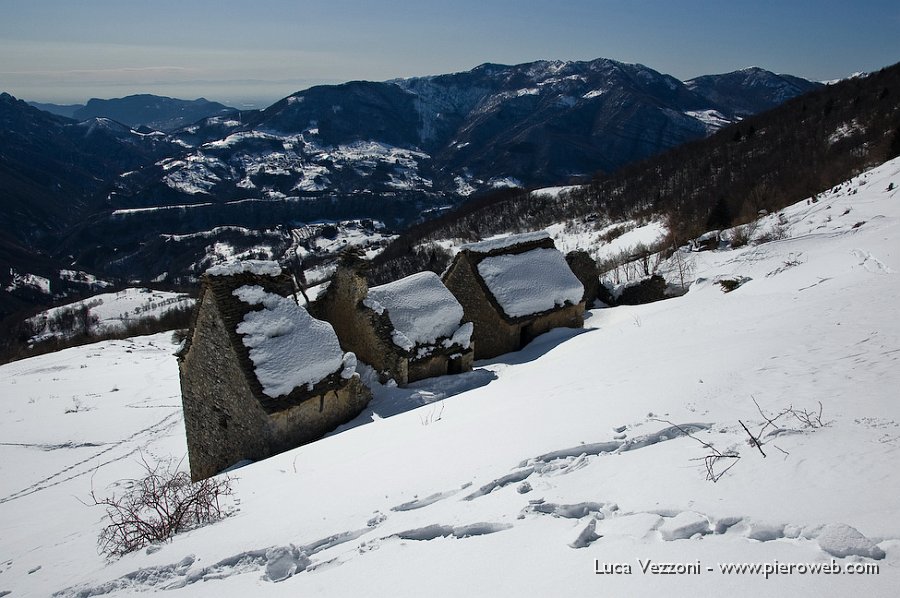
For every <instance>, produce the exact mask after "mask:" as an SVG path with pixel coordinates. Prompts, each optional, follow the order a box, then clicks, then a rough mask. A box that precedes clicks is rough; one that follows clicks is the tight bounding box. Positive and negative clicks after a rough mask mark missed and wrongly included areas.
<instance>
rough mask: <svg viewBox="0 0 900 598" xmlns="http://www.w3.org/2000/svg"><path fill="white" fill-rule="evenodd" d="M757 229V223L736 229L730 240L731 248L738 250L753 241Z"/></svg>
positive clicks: (733, 230) (743, 225) (732, 231)
mask: <svg viewBox="0 0 900 598" xmlns="http://www.w3.org/2000/svg"><path fill="white" fill-rule="evenodd" d="M756 229H757V223H756V222H755V221H754V222H750V223H747V224H742V225H740V226H736V227H734V228H733V229H732V230H731V235H730V236H729V239H728V241H729V243H731V248H732V249H737V248H738V247H743V246H744V245H746V244H747V243H749V242H750V241H751V240H752V239H753V235H754V234H756Z"/></svg>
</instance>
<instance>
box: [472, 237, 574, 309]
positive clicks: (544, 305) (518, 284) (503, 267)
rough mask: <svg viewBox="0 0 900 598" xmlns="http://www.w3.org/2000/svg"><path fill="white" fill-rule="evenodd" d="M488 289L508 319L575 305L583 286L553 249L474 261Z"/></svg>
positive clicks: (560, 254)
mask: <svg viewBox="0 0 900 598" xmlns="http://www.w3.org/2000/svg"><path fill="white" fill-rule="evenodd" d="M477 267H478V273H479V274H480V275H481V278H482V279H483V280H484V282H485V285H487V288H488V290H489V291H490V292H491V294H492V295H493V296H494V299H496V300H497V303H498V304H500V307H501V308H502V309H503V311H504V313H506V315H507V316H509V317H511V318H517V317H520V316H530V315H532V314H537V313H541V312H544V311H547V310H550V309H553V308H555V307H558V306H562V305H564V304H565V303H566V302H567V301H568V302H569V303H572V304H575V303H578V302H579V301H581V298H582V296H583V295H584V286H583V285H582V284H581V281H579V280H578V278H577V277H576V276H575V274H573V273H572V269H571V268H569V265H568V264H567V263H566V258H565V257H564V256H563V254H562V253H560V252H559V251H557V250H556V249H546V248H538V249H532V250H531V251H526V252H524V253H518V254H513V255H509V254H504V255H497V256H489V257H486V258H484V259H483V260H481V261H480V262H478V266H477Z"/></svg>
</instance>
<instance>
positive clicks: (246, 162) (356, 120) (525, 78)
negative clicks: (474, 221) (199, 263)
mask: <svg viewBox="0 0 900 598" xmlns="http://www.w3.org/2000/svg"><path fill="white" fill-rule="evenodd" d="M727 77H728V76H726V75H721V76H713V79H714V80H715V81H719V80H720V79H721V80H722V81H723V83H722V84H721V85H713V84H712V83H709V84H706V85H697V86H696V88H691V87H690V86H687V85H685V84H684V83H682V82H681V81H678V80H676V79H674V78H673V77H670V76H668V75H664V74H661V73H659V72H657V71H654V70H653V69H650V68H648V67H645V66H643V65H636V64H624V63H620V62H616V61H613V60H606V59H599V60H594V61H590V62H561V61H539V62H534V63H528V64H521V65H515V66H505V65H495V64H484V65H481V66H479V67H477V68H475V69H473V70H471V71H466V72H461V73H454V74H448V75H439V76H432V77H418V78H412V79H398V80H394V81H386V82H367V81H354V82H350V83H346V84H343V85H328V86H319V87H314V88H311V89H308V90H305V91H301V92H298V93H296V94H293V95H291V96H289V97H287V98H285V99H283V100H281V101H280V102H277V103H276V104H274V105H272V106H271V107H269V108H268V109H266V110H264V111H262V112H260V113H257V114H250V115H248V118H247V120H246V121H244V122H238V121H237V120H236V119H231V120H232V121H233V123H232V126H233V128H232V129H231V130H230V131H227V132H225V131H222V133H226V134H224V135H222V136H221V137H219V138H216V139H211V138H209V137H208V136H204V135H201V136H200V139H204V138H205V139H206V141H204V142H203V143H200V144H199V145H198V146H197V147H196V149H195V151H193V152H192V153H191V154H190V156H189V159H188V160H182V161H180V162H179V163H177V164H173V163H165V164H160V165H159V166H160V168H161V169H162V170H161V171H160V172H159V176H158V180H160V181H161V182H162V183H163V184H164V185H166V186H167V187H169V188H170V189H174V190H176V191H179V192H181V193H182V194H183V195H185V200H184V202H189V201H190V199H191V196H194V198H196V197H197V196H203V195H217V196H225V197H249V196H258V195H259V194H260V193H265V192H269V193H280V194H284V195H287V196H294V195H300V196H303V195H308V194H316V193H322V192H325V193H329V194H347V193H352V192H353V191H354V190H355V189H357V188H359V186H360V184H361V183H362V182H363V181H365V184H366V189H367V190H368V191H370V192H380V193H390V192H397V191H401V190H414V191H418V192H422V193H451V194H460V195H466V194H469V193H471V192H474V191H476V190H483V189H489V188H491V187H496V186H503V185H519V186H526V187H531V186H535V185H538V184H545V183H556V182H559V181H564V180H567V179H569V178H572V177H578V176H582V177H583V176H589V175H590V174H592V173H594V172H596V171H597V170H601V169H602V170H613V169H615V168H617V167H619V166H622V165H623V164H626V163H629V162H633V161H635V160H638V159H641V158H645V157H647V156H649V155H652V154H655V153H658V152H659V151H661V150H664V149H667V148H670V147H672V146H674V145H678V144H680V143H683V142H685V141H687V140H690V139H696V138H698V137H702V136H704V135H706V134H708V133H709V132H712V131H714V130H716V129H718V128H720V127H722V126H724V125H725V124H728V123H730V122H733V121H734V120H735V118H736V117H738V116H745V115H747V114H749V113H752V112H753V110H749V109H748V106H755V107H757V110H756V111H759V110H762V109H765V108H769V107H773V106H775V105H777V104H778V103H781V102H783V101H785V100H787V99H789V98H791V97H794V96H796V95H799V94H800V93H803V92H804V91H807V90H809V89H812V88H814V87H815V86H816V84H812V83H809V84H808V85H806V86H805V87H804V86H803V85H801V83H802V82H803V80H802V79H796V78H795V79H792V82H793V81H796V82H797V83H795V84H793V85H792V86H786V85H779V83H781V82H786V81H787V79H784V78H781V77H779V76H777V75H774V74H773V73H769V72H767V71H762V70H761V69H757V71H755V72H754V76H753V77H752V78H748V77H746V76H743V75H741V76H738V77H737V78H733V77H732V78H727ZM725 78H727V79H725ZM807 83H808V82H807ZM720 87H727V90H728V92H727V93H725V92H723V91H721V90H720V89H719V88H720ZM710 90H712V91H713V92H715V94H716V95H715V98H713V97H711V96H710V95H707V93H706V92H707V91H710ZM742 90H743V91H745V92H746V93H747V94H752V98H743V97H742ZM221 122H222V119H221V118H214V119H211V120H210V121H208V125H213V124H218V123H221ZM208 125H207V123H199V124H198V125H197V126H193V127H190V128H188V129H187V130H186V131H184V133H183V134H179V138H181V139H182V140H183V141H185V142H186V143H192V142H196V141H197V135H198V133H200V131H201V130H202V129H204V128H205V127H206V126H208ZM141 193H142V192H141V191H140V190H133V191H131V195H137V196H138V198H137V199H138V200H140V195H141Z"/></svg>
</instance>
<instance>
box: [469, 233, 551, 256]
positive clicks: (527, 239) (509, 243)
mask: <svg viewBox="0 0 900 598" xmlns="http://www.w3.org/2000/svg"><path fill="white" fill-rule="evenodd" d="M549 238H550V233H548V232H547V231H545V230H539V231H535V232H531V233H522V234H520V235H509V236H506V237H499V238H496V239H487V240H485V241H478V242H477V243H467V244H466V245H462V246H460V248H459V249H460V251H471V252H472V253H490V252H491V251H496V250H498V249H507V248H508V247H514V246H516V245H519V244H522V243H531V242H533V241H541V240H543V239H549Z"/></svg>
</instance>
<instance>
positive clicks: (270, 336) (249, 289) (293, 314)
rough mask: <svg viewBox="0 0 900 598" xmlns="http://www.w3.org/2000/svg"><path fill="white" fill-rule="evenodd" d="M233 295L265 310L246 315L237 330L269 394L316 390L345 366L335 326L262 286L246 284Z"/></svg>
mask: <svg viewBox="0 0 900 598" xmlns="http://www.w3.org/2000/svg"><path fill="white" fill-rule="evenodd" d="M233 295H234V296H235V297H237V298H238V299H240V300H241V301H243V302H244V303H247V304H249V305H252V306H256V305H262V306H263V309H261V310H254V311H249V312H247V313H246V314H245V315H244V318H243V320H242V321H241V322H240V323H239V324H238V326H237V329H236V330H237V332H238V334H241V335H243V336H242V340H243V343H244V345H245V346H246V347H247V348H248V349H249V350H250V360H251V361H252V362H253V367H254V371H255V373H256V378H257V380H259V383H260V384H261V385H262V390H263V393H264V394H266V395H267V396H269V397H272V398H275V397H280V396H283V395H288V394H290V393H291V392H292V391H293V390H294V389H295V388H298V387H301V386H306V388H307V389H311V388H312V387H313V386H315V385H316V384H317V383H319V382H320V381H322V380H323V379H324V378H326V377H327V376H329V375H331V374H333V373H335V372H337V371H338V370H340V369H341V368H342V367H343V366H344V352H343V350H341V346H340V344H339V343H338V338H337V335H336V334H335V332H334V328H332V327H331V324H329V323H327V322H323V321H321V320H317V319H315V318H313V317H312V316H311V315H309V313H308V312H307V311H306V310H305V309H303V308H302V307H300V306H299V305H297V304H296V303H295V302H294V300H293V299H291V298H289V297H282V296H281V295H276V294H275V293H268V292H266V291H265V290H264V289H263V288H262V287H261V286H258V285H252V286H251V285H245V286H242V287H240V288H238V289H236V290H235V291H234V292H233ZM354 361H355V360H354Z"/></svg>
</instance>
